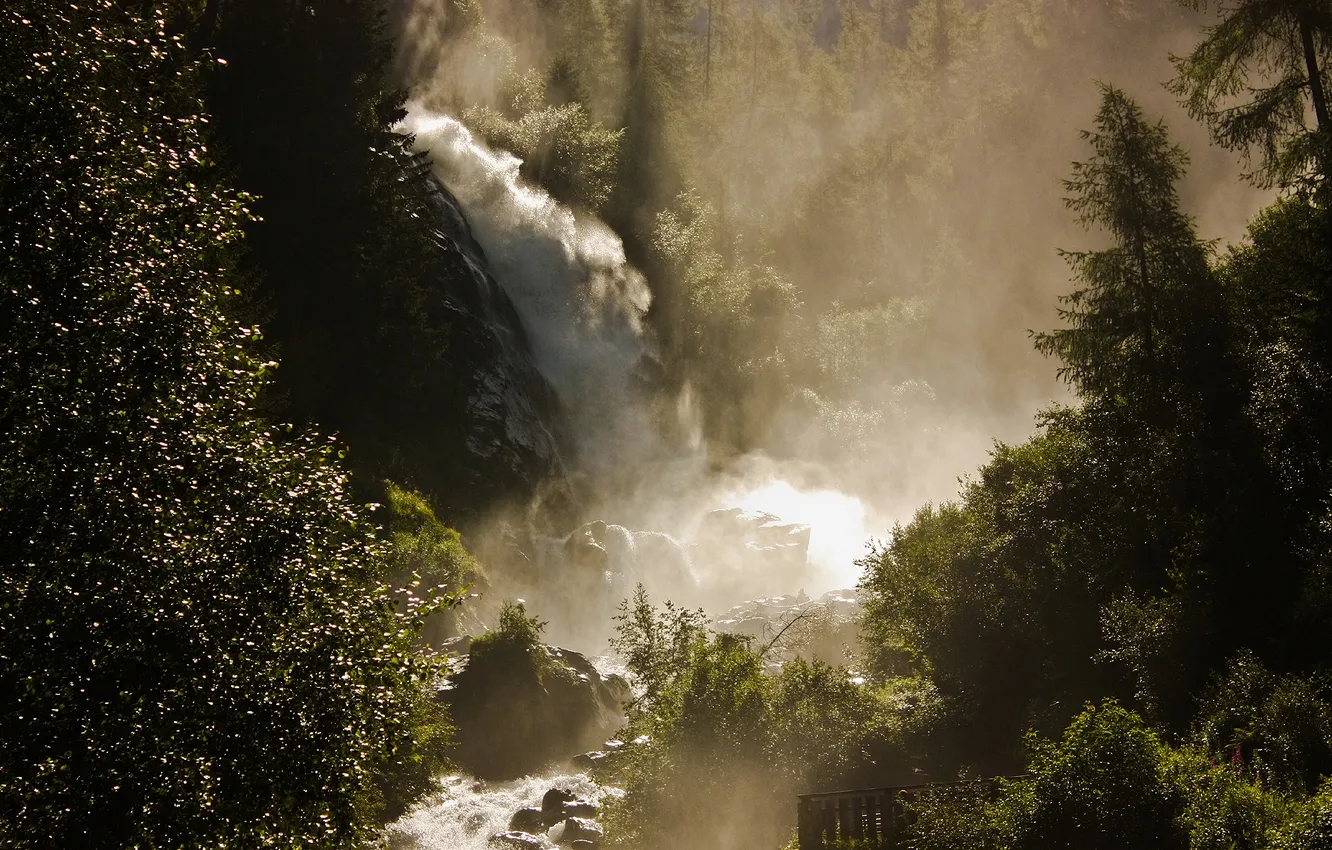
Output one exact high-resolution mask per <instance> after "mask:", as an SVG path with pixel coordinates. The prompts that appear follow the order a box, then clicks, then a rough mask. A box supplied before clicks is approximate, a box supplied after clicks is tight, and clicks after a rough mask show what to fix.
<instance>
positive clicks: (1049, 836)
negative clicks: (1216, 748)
mask: <svg viewBox="0 0 1332 850" xmlns="http://www.w3.org/2000/svg"><path fill="white" fill-rule="evenodd" d="M1027 745H1028V773H1029V775H1028V776H1026V777H1023V778H1020V779H1016V780H1000V781H997V782H995V783H988V782H973V783H963V784H961V785H957V786H952V787H947V786H945V787H939V788H935V789H930V790H927V791H924V792H921V793H919V794H917V795H914V796H913V800H912V802H911V809H912V812H913V814H914V818H913V821H914V823H913V824H912V826H911V833H912V838H911V843H910V846H912V847H915V848H919V850H944V848H951V847H971V848H1003V850H1037V849H1038V848H1064V847H1087V848H1121V847H1153V848H1161V849H1162V850H1165V848H1178V850H1186V848H1187V850H1213V848H1215V850H1222V848H1226V850H1239V848H1260V847H1267V846H1269V845H1268V840H1269V835H1270V832H1271V830H1273V829H1274V828H1276V827H1277V826H1279V825H1280V824H1281V823H1282V821H1283V818H1284V817H1285V810H1284V808H1283V806H1282V805H1281V803H1280V801H1279V800H1277V799H1275V798H1274V797H1272V796H1271V795H1269V794H1267V793H1266V792H1265V791H1264V790H1263V789H1262V788H1261V787H1260V786H1258V785H1255V784H1253V783H1252V782H1251V781H1250V780H1249V779H1247V778H1245V777H1244V776H1242V775H1241V773H1240V772H1239V771H1236V770H1233V769H1231V768H1229V767H1216V766H1213V765H1209V764H1208V762H1207V760H1206V759H1205V758H1204V757H1203V756H1202V755H1201V754H1200V753H1198V752H1195V751H1192V750H1188V749H1178V750H1176V749H1172V748H1171V747H1170V746H1169V745H1167V744H1166V743H1165V742H1164V741H1162V740H1161V738H1160V736H1159V735H1157V734H1156V733H1155V732H1153V731H1152V730H1150V729H1149V728H1147V726H1146V725H1145V724H1143V722H1142V720H1141V718H1139V717H1138V716H1137V715H1135V714H1133V713H1132V712H1130V711H1127V710H1125V709H1123V708H1121V707H1120V706H1118V705H1117V704H1115V703H1114V702H1112V701H1109V702H1105V703H1103V704H1102V705H1101V706H1099V707H1097V706H1088V707H1087V708H1086V709H1085V710H1084V711H1083V712H1082V713H1081V714H1080V715H1078V716H1077V717H1076V718H1074V720H1073V722H1072V723H1071V724H1070V725H1069V727H1068V728H1067V730H1065V732H1064V734H1063V736H1062V738H1061V739H1060V740H1058V741H1052V740H1046V739H1044V738H1041V737H1040V736H1038V735H1035V734H1032V735H1029V736H1028V738H1027Z"/></svg>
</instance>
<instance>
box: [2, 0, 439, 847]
mask: <svg viewBox="0 0 1332 850" xmlns="http://www.w3.org/2000/svg"><path fill="white" fill-rule="evenodd" d="M0 70H2V71H3V76H0V209H2V210H4V219H5V220H4V227H3V228H0V254H3V256H4V257H5V258H6V260H5V262H4V264H3V265H2V266H0V316H3V318H2V319H0V351H2V352H3V353H2V354H0V398H2V399H3V403H2V404H3V407H2V408H0V410H2V412H0V444H3V445H4V446H5V450H4V453H3V459H0V725H2V726H3V728H4V730H5V747H4V748H3V752H0V810H3V811H4V812H5V813H6V815H5V817H4V818H3V819H0V843H3V844H4V845H6V846H9V847H48V846H51V845H52V844H56V845H61V846H87V845H90V844H96V845H98V846H117V847H119V846H179V847H213V846H223V845H225V846H260V845H269V844H271V845H283V846H290V845H296V844H306V845H318V846H325V847H359V846H362V845H363V844H364V843H365V842H366V841H367V840H369V839H370V838H371V837H372V836H373V835H374V834H375V831H376V828H377V821H376V816H377V814H380V813H384V812H387V811H394V810H398V809H401V807H402V806H403V805H404V804H405V802H406V800H407V798H409V797H411V796H413V795H414V794H417V793H419V792H420V791H421V790H423V789H424V786H425V779H424V777H423V776H422V775H421V771H417V772H416V774H415V775H412V773H411V772H412V769H413V766H415V765H422V764H430V765H431V766H432V768H433V766H434V765H435V764H437V762H438V755H439V752H440V749H441V746H442V744H443V743H444V742H445V741H447V725H446V724H445V723H444V722H443V720H442V718H440V717H439V716H438V715H437V714H436V713H435V712H434V711H433V710H432V709H431V708H430V707H429V706H427V705H426V703H425V699H426V697H425V696H424V693H423V690H422V685H423V683H424V682H425V681H427V680H428V679H430V678H431V677H433V675H434V668H433V666H432V665H431V664H430V663H428V662H427V661H426V660H424V659H422V658H421V657H419V656H417V655H416V654H415V653H414V651H413V649H412V647H413V643H414V641H415V637H416V634H417V632H418V630H419V627H420V624H421V619H422V617H423V616H425V615H426V614H428V613H429V612H430V611H432V610H434V609H436V608H438V607H439V605H440V604H445V603H447V602H448V600H419V599H418V600H415V601H414V602H413V604H412V606H411V607H410V609H409V611H408V612H407V613H406V614H404V615H399V614H396V613H395V611H394V606H393V602H392V599H391V597H390V596H389V594H388V592H387V589H386V588H385V587H383V586H382V585H381V583H380V581H381V578H382V572H383V564H384V561H383V558H384V553H383V550H382V547H381V545H380V544H379V543H378V542H377V541H376V538H375V533H374V529H373V527H372V526H371V525H370V523H369V522H368V521H367V519H366V518H365V517H364V516H363V514H362V512H361V510H360V509H359V508H358V507H357V505H356V504H355V503H354V502H353V500H352V499H351V498H350V496H349V495H348V492H347V489H348V481H347V477H346V475H345V473H344V472H343V471H342V469H341V468H340V466H339V464H338V463H337V458H336V454H337V450H336V446H334V445H332V444H330V443H327V442H324V441H319V440H316V439H315V438H314V437H311V436H304V435H300V434H295V433H291V432H289V431H285V430H284V429H276V428H271V427H269V426H267V425H266V424H265V423H264V422H262V421H261V420H259V419H257V418H256V417H255V415H254V413H253V411H254V409H255V407H256V404H257V398H258V395H259V392H260V388H261V386H262V384H263V381H264V379H265V372H266V368H267V365H269V364H262V363H260V362H259V361H258V360H256V359H255V358H254V357H253V356H252V354H251V353H250V352H251V350H252V346H253V340H254V338H255V332H254V331H253V330H252V329H249V328H245V327H242V326H240V325H239V324H237V323H236V322H234V321H233V320H231V319H230V318H229V317H228V316H227V314H226V313H225V312H224V309H225V308H226V307H228V306H230V305H231V304H233V303H234V302H235V300H236V293H235V290H234V279H235V278H234V276H233V274H232V273H231V272H230V270H229V265H230V262H231V260H232V258H233V254H234V253H235V250H236V246H237V240H238V238H239V236H240V231H241V229H242V227H244V226H245V225H246V223H247V222H248V221H249V220H250V219H249V215H248V213H247V210H246V205H248V204H249V203H250V200H249V199H247V198H246V197H245V196H240V195H236V194H234V193H232V192H230V191H227V190H225V189H223V188H219V187H218V179H217V173H216V170H215V168H214V166H213V164H212V157H211V153H210V151H209V148H208V147H207V146H206V145H205V143H204V138H203V130H204V123H205V122H204V120H203V119H202V118H201V117H200V112H201V109H200V103H199V101H198V99H197V96H196V90H197V86H198V82H199V74H200V68H199V66H198V65H196V64H195V63H194V61H193V60H192V59H191V58H189V56H188V55H187V53H186V51H185V49H184V48H183V46H182V43H181V40H180V39H179V38H176V37H173V36H172V35H170V34H169V31H168V30H167V27H166V24H165V22H164V21H163V20H162V19H161V18H160V17H151V18H149V19H147V20H143V21H140V20H137V19H136V18H134V17H133V16H131V15H130V14H129V13H128V12H127V11H125V10H124V9H123V8H122V7H121V6H120V5H118V4H113V3H107V2H95V3H90V4H79V5H77V6H75V5H70V4H68V3H64V2H58V1H57V0H22V2H19V3H17V4H13V3H11V4H8V5H7V6H6V7H5V9H4V10H3V12H0ZM386 807H387V808H386Z"/></svg>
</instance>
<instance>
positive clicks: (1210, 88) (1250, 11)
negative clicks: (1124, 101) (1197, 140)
mask: <svg viewBox="0 0 1332 850" xmlns="http://www.w3.org/2000/svg"><path fill="white" fill-rule="evenodd" d="M1183 2H1184V5H1186V6H1190V7H1193V8H1198V7H1202V6H1206V5H1207V3H1206V0H1183ZM1218 5H1219V6H1220V12H1221V15H1222V19H1221V22H1220V23H1218V24H1216V25H1214V26H1211V27H1208V28H1207V30H1206V34H1205V37H1204V39H1203V40H1202V42H1201V43H1200V44H1199V45H1198V46H1197V47H1196V48H1194V50H1193V52H1192V53H1190V54H1189V55H1188V56H1183V57H1176V58H1175V66H1176V69H1177V70H1178V72H1179V76H1178V77H1176V78H1175V80H1173V81H1172V82H1171V84H1170V87H1171V90H1172V91H1174V92H1175V93H1176V94H1179V95H1180V96H1181V97H1183V98H1184V103H1185V105H1186V106H1187V107H1188V109H1189V112H1190V114H1192V115H1193V116H1194V117H1195V118H1199V119H1201V120H1203V121H1206V122H1207V123H1208V125H1209V126H1210V127H1211V129H1212V134H1213V136H1214V137H1215V138H1216V140H1217V141H1218V142H1219V143H1220V144H1222V145H1224V146H1226V147H1228V148H1232V149H1234V150H1241V151H1245V152H1250V153H1251V152H1253V151H1255V150H1256V151H1257V153H1258V155H1259V161H1260V164H1259V167H1258V169H1257V170H1256V171H1255V174H1254V176H1255V177H1256V178H1257V179H1258V181H1259V183H1260V184H1261V185H1266V186H1271V185H1290V184H1292V183H1294V182H1298V181H1301V180H1304V179H1307V178H1308V177H1309V176H1310V174H1311V172H1313V173H1316V174H1318V175H1319V176H1320V179H1321V180H1324V181H1325V180H1327V178H1328V177H1329V170H1328V169H1329V165H1330V164H1332V163H1329V160H1328V157H1329V155H1330V154H1332V148H1329V143H1328V137H1329V134H1332V118H1330V117H1329V109H1332V101H1329V92H1328V87H1329V84H1332V77H1329V73H1328V64H1329V61H1332V3H1329V2H1328V0H1229V2H1221V3H1219V4H1218ZM1264 83H1265V85H1264ZM1311 107H1312V110H1313V113H1314V119H1315V123H1314V125H1313V126H1309V124H1308V121H1307V118H1306V114H1307V112H1308V110H1309V109H1310V108H1311Z"/></svg>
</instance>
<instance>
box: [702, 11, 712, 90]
mask: <svg viewBox="0 0 1332 850" xmlns="http://www.w3.org/2000/svg"><path fill="white" fill-rule="evenodd" d="M706 49H707V56H706V58H704V60H703V102H704V103H707V102H708V95H709V93H711V91H712V0H708V38H707V48H706Z"/></svg>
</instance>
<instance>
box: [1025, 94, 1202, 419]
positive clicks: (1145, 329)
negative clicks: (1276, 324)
mask: <svg viewBox="0 0 1332 850" xmlns="http://www.w3.org/2000/svg"><path fill="white" fill-rule="evenodd" d="M1102 92H1103V96H1102V101H1101V109H1100V112H1099V113H1098V114H1097V117H1096V130H1095V131H1092V132H1086V133H1084V134H1083V136H1084V138H1085V139H1087V141H1088V142H1089V143H1090V144H1091V147H1092V150H1093V155H1092V157H1091V158H1090V159H1089V160H1087V161H1086V162H1079V163H1074V166H1073V177H1072V179H1070V180H1068V181H1066V182H1065V187H1066V189H1067V190H1068V191H1069V192H1071V193H1072V196H1071V197H1070V198H1069V199H1068V200H1067V204H1068V206H1069V207H1070V208H1071V209H1073V210H1074V211H1076V212H1077V213H1079V215H1080V216H1081V218H1082V221H1083V223H1084V224H1086V225H1088V226H1097V225H1099V226H1102V227H1104V228H1105V229H1106V230H1107V231H1108V232H1109V233H1110V235H1112V236H1113V237H1114V239H1115V243H1116V244H1115V245H1114V247H1112V248H1109V249H1106V250H1102V251H1087V252H1069V253H1067V254H1066V257H1067V258H1068V260H1069V262H1070V264H1071V265H1072V267H1073V269H1074V271H1075V272H1076V273H1077V275H1078V277H1079V278H1080V279H1081V281H1082V282H1083V283H1084V284H1085V286H1084V288H1082V289H1079V290H1076V291H1075V292H1073V293H1072V294H1070V295H1068V296H1065V297H1064V298H1063V299H1062V300H1063V302H1064V305H1065V306H1064V308H1063V309H1061V310H1060V317H1061V318H1063V319H1064V320H1065V321H1067V322H1068V323H1069V324H1070V325H1071V327H1068V328H1064V329H1060V330H1056V331H1052V332H1050V333H1042V334H1037V335H1036V347H1037V349H1039V350H1040V351H1041V352H1042V353H1044V354H1047V355H1055V356H1058V357H1059V359H1060V360H1062V361H1063V366H1061V367H1060V369H1059V374H1060V375H1061V377H1063V378H1064V379H1065V380H1067V381H1068V382H1069V383H1071V384H1072V385H1073V386H1075V387H1076V388H1077V390H1078V391H1079V393H1081V394H1082V395H1083V396H1084V397H1085V398H1087V399H1088V400H1089V401H1093V402H1106V401H1120V400H1122V401H1126V402H1129V403H1130V404H1131V405H1132V406H1134V407H1135V408H1136V409H1138V410H1139V411H1140V412H1143V413H1147V414H1149V415H1150V416H1152V417H1154V418H1155V417H1159V415H1160V413H1161V412H1162V411H1161V409H1160V406H1159V402H1160V401H1161V400H1162V399H1163V398H1164V397H1165V394H1167V393H1168V392H1169V391H1172V390H1174V389H1175V388H1176V386H1178V385H1179V384H1181V383H1183V382H1182V381H1181V380H1180V378H1181V377H1182V374H1183V372H1184V371H1187V370H1188V369H1189V358H1188V352H1186V351H1184V350H1181V349H1182V348H1185V347H1187V346H1184V345H1183V343H1185V342H1187V341H1188V339H1189V337H1190V335H1191V334H1193V333H1194V331H1191V330H1190V328H1196V327H1197V326H1198V324H1199V323H1204V324H1207V325H1212V326H1214V325H1215V322H1216V321H1217V319H1218V309H1217V308H1218V305H1219V301H1217V299H1216V298H1215V295H1216V294H1217V292H1216V287H1215V282H1214V281H1213V280H1212V279H1211V276H1210V270H1209V269H1208V265H1207V256H1206V251H1205V249H1204V247H1203V245H1201V244H1200V243H1199V242H1198V239H1197V237H1196V236H1195V234H1194V230H1193V223H1192V221H1191V220H1190V219H1189V217H1188V216H1186V215H1185V214H1184V213H1182V212H1181V211H1180V209H1179V200H1178V196H1177V195H1176V192H1175V183H1176V182H1177V181H1178V180H1179V179H1180V178H1181V177H1182V176H1183V173H1184V166H1185V163H1186V162H1187V156H1186V154H1185V153H1184V151H1183V150H1182V149H1180V148H1179V147H1177V146H1175V145H1172V144H1171V143H1170V141H1169V139H1168V138H1167V135H1166V130H1165V126H1164V124H1161V123H1157V124H1150V123H1148V122H1147V121H1146V120H1145V118H1144V117H1143V114H1142V109H1141V108H1140V107H1139V106H1138V105H1137V104H1136V103H1134V102H1133V100H1132V99H1130V98H1129V97H1128V96H1127V95H1125V94H1124V93H1123V92H1122V91H1119V90H1118V89H1115V88H1111V87H1108V86H1107V87H1103V90H1102ZM1209 292H1210V293H1211V295H1212V296H1213V297H1212V298H1211V299H1210V302H1211V303H1210V304H1209V303H1208V300H1209V299H1208V298H1207V295H1208V293H1209ZM1194 347H1205V343H1199V344H1198V346H1194Z"/></svg>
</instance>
